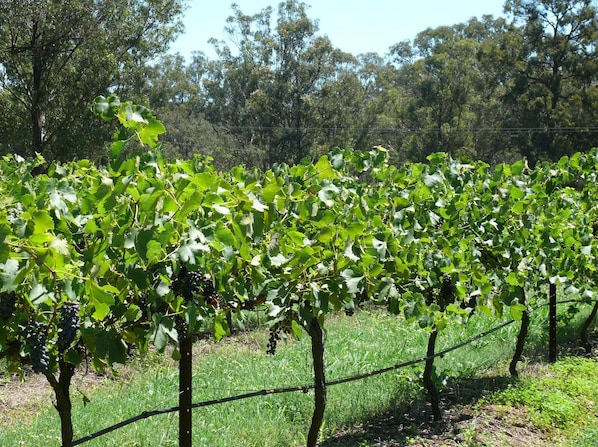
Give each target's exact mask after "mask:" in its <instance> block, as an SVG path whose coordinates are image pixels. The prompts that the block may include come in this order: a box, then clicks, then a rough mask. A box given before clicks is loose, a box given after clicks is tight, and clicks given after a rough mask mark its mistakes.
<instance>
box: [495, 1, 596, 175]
mask: <svg viewBox="0 0 598 447" xmlns="http://www.w3.org/2000/svg"><path fill="white" fill-rule="evenodd" d="M505 11H506V12H508V13H509V14H510V15H511V16H512V21H513V24H514V25H517V26H518V30H519V33H520V35H521V40H522V52H521V54H520V57H519V59H518V64H519V67H518V70H517V71H516V72H515V74H516V78H515V79H514V82H513V85H512V88H511V89H510V97H509V99H510V103H511V105H512V106H513V107H514V109H515V110H516V112H517V113H515V114H513V115H512V116H513V122H512V123H511V125H512V126H513V127H524V128H527V129H528V130H529V132H520V134H519V138H518V144H519V145H520V147H521V152H522V154H523V155H525V156H527V157H528V159H529V161H530V163H531V164H532V165H533V164H535V163H536V161H537V160H538V159H553V160H554V159H557V158H558V157H560V156H561V155H564V154H569V153H572V152H574V151H577V150H580V149H589V148H590V147H592V146H595V145H596V144H597V143H598V138H596V135H595V134H594V133H592V132H589V131H585V129H586V128H588V127H593V126H595V123H596V118H598V117H597V114H596V112H595V107H594V106H593V104H595V100H596V99H598V98H596V93H595V87H594V86H595V83H596V81H597V80H598V53H597V51H596V42H597V40H598V16H597V10H596V6H595V2H593V1H592V0H534V1H531V0H508V1H507V2H506V3H505Z"/></svg>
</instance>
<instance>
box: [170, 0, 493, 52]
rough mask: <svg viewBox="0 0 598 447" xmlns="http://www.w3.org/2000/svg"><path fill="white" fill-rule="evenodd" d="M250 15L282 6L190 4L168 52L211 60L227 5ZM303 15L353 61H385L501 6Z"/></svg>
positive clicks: (381, 2)
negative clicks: (429, 31)
mask: <svg viewBox="0 0 598 447" xmlns="http://www.w3.org/2000/svg"><path fill="white" fill-rule="evenodd" d="M232 3H236V4H237V5H239V7H240V9H241V11H242V12H243V13H244V14H248V15H253V14H257V13H258V12H260V11H261V10H262V9H264V8H266V7H267V6H272V7H273V9H274V11H273V14H272V17H273V19H274V20H275V19H276V17H277V13H276V11H277V7H278V4H279V3H280V0H188V6H189V8H188V9H187V11H186V13H185V17H184V23H185V34H184V35H182V36H180V37H179V38H178V39H177V40H176V42H175V43H174V44H173V45H172V46H171V49H170V51H171V52H172V53H180V54H181V55H183V56H184V57H185V58H186V59H187V60H189V59H190V56H191V53H192V52H193V51H202V52H204V53H205V54H206V55H207V56H208V57H210V58H214V57H215V53H214V51H213V47H212V45H210V44H209V43H208V39H210V38H212V37H213V38H216V39H217V40H226V35H225V33H224V27H225V26H226V19H227V17H229V16H230V15H232V9H231V4H232ZM304 3H306V4H307V5H309V8H308V9H307V15H308V17H309V18H310V19H312V20H318V21H319V27H320V30H319V32H318V34H319V35H326V36H328V38H329V39H330V40H331V41H332V44H333V46H334V47H336V48H339V49H341V50H342V51H345V52H348V53H351V54H354V55H357V54H360V53H367V52H376V53H378V54H380V55H384V54H386V53H387V52H388V49H389V47H390V46H391V45H393V44H395V43H398V42H401V41H403V40H407V39H409V40H413V38H414V37H415V36H416V34H417V33H419V32H420V31H424V30H425V29H426V28H436V27H438V26H442V25H449V26H450V25H455V24H457V23H462V22H466V21H468V20H469V19H470V18H472V17H478V18H479V17H481V16H483V15H485V14H491V15H493V16H494V17H498V16H501V15H503V5H504V0H365V1H357V0H304Z"/></svg>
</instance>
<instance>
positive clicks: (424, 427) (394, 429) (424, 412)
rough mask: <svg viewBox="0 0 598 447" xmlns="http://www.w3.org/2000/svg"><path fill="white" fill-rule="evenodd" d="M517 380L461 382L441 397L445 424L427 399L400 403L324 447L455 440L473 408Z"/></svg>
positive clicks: (352, 428) (492, 379)
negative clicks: (435, 413) (435, 414)
mask: <svg viewBox="0 0 598 447" xmlns="http://www.w3.org/2000/svg"><path fill="white" fill-rule="evenodd" d="M513 382H514V379H512V378H511V377H510V376H496V377H482V378H471V379H460V380H458V381H456V382H455V383H451V384H449V385H448V386H447V387H446V388H445V390H444V391H443V392H442V393H441V409H442V413H443V414H442V420H441V421H439V422H434V421H433V415H432V410H431V408H430V405H429V403H428V402H427V400H426V397H425V395H422V398H421V399H417V400H415V401H412V402H397V403H396V406H395V407H394V408H392V409H390V410H389V411H386V412H384V413H382V414H379V415H375V416H373V417H372V418H369V419H367V420H365V421H363V422H361V423H359V424H356V425H355V426H353V427H351V428H349V429H347V430H346V431H344V432H340V433H338V434H337V435H335V436H333V437H331V438H329V439H327V440H325V441H324V442H322V443H321V444H320V446H321V447H333V446H334V447H358V446H384V447H396V446H406V445H414V444H413V439H414V438H415V437H418V438H425V439H438V440H441V439H455V437H456V436H457V435H458V433H457V432H456V429H457V427H458V426H459V424H460V423H461V422H466V421H468V420H470V419H472V418H473V415H472V409H471V407H472V405H473V404H475V403H476V402H477V401H478V400H479V399H480V398H482V397H484V396H487V395H489V394H491V393H493V392H496V391H500V390H503V389H505V388H506V387H507V386H508V385H509V384H511V383H513Z"/></svg>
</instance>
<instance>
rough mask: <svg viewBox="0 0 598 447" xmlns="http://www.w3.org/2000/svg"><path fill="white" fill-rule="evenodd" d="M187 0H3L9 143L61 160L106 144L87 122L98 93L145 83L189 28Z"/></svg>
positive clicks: (0, 72) (1, 77)
mask: <svg viewBox="0 0 598 447" xmlns="http://www.w3.org/2000/svg"><path fill="white" fill-rule="evenodd" d="M183 8H184V0H63V1H55V0H0V88H1V89H2V91H3V92H4V93H3V94H2V96H1V97H0V101H2V104H1V107H2V109H3V110H7V111H9V113H10V115H9V116H5V117H4V118H3V120H2V121H1V122H0V124H1V125H2V127H3V129H1V130H0V138H3V139H4V138H8V137H10V140H4V141H1V142H0V144H1V145H2V146H3V147H4V149H3V150H5V151H10V152H17V153H21V154H23V155H31V154H34V153H41V154H42V155H44V156H45V157H46V158H49V159H60V160H65V159H69V158H73V157H76V156H77V155H80V154H85V156H89V155H90V153H92V152H93V151H94V150H99V149H100V148H101V146H100V147H98V144H97V143H95V142H96V141H103V140H104V138H102V137H100V138H98V135H97V134H94V133H93V131H91V130H90V129H89V126H86V125H85V122H86V119H87V118H88V116H87V115H88V114H89V113H90V112H89V107H90V104H91V102H92V100H93V98H94V97H95V96H97V95H98V94H103V93H106V92H107V91H113V92H119V93H123V92H124V91H127V90H130V87H131V86H132V85H139V83H140V81H141V79H142V77H143V71H144V66H145V64H146V63H147V62H148V61H150V60H152V59H153V58H155V57H156V55H158V54H160V53H162V52H165V51H166V50H167V49H168V45H169V44H170V42H172V41H173V39H174V38H175V37H176V36H177V34H178V33H179V32H181V31H182V23H181V21H180V17H181V14H182V12H183ZM127 96H130V95H129V94H127ZM6 126H10V128H11V129H16V131H10V130H9V129H6ZM95 131H96V132H101V131H102V129H101V128H98V129H95ZM103 132H104V133H105V132H106V130H105V129H104V130H103Z"/></svg>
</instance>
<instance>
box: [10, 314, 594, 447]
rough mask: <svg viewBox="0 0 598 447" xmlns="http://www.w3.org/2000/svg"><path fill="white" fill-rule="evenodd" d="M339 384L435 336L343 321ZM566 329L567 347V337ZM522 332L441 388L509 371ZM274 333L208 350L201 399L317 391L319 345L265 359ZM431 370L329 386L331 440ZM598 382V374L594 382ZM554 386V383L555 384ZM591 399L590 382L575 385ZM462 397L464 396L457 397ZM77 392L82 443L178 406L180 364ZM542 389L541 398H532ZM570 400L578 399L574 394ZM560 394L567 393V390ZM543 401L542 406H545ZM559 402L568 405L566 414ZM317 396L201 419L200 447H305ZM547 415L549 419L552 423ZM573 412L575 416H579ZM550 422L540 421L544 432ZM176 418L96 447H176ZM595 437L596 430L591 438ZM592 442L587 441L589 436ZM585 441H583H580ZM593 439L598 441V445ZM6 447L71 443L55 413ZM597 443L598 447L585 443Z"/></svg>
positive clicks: (155, 364) (452, 367) (332, 366)
mask: <svg viewBox="0 0 598 447" xmlns="http://www.w3.org/2000/svg"><path fill="white" fill-rule="evenodd" d="M497 323H498V322H497V320H496V319H488V318H486V317H484V316H482V315H481V314H480V315H477V314H476V315H474V316H473V317H472V318H471V320H470V321H469V324H468V325H467V327H466V328H461V327H458V326H455V327H451V328H450V329H448V330H447V331H445V332H443V333H441V335H440V336H439V339H438V343H437V344H438V348H437V350H438V351H439V350H441V349H444V348H446V347H449V346H452V345H454V344H456V343H458V342H460V341H462V340H464V339H467V338H469V337H471V336H474V335H476V334H478V333H480V332H483V331H486V330H488V329H489V328H491V327H494V326H495V325H497ZM545 324H546V315H545V312H544V313H543V312H537V313H536V314H534V316H533V318H532V329H531V331H530V338H529V340H528V344H527V346H528V348H527V350H526V355H527V356H528V357H529V358H533V357H536V356H538V349H539V348H541V349H543V350H545V346H546V345H545V337H544V335H543V334H544V333H545V327H546V326H545ZM326 328H327V334H326V345H325V348H326V375H327V380H329V381H330V380H334V379H338V378H342V377H347V376H352V375H355V374H360V373H364V372H368V371H371V370H375V369H378V368H384V367H387V366H389V365H393V364H396V363H399V362H403V361H406V360H411V359H414V358H419V357H422V356H423V355H424V354H425V351H426V343H427V335H428V334H427V332H426V331H425V330H422V329H419V328H417V327H415V326H413V325H408V324H406V323H405V322H404V321H403V320H402V319H400V318H397V317H394V316H390V315H387V314H386V313H384V312H380V311H372V312H369V311H361V312H358V313H356V315H355V316H353V317H351V318H348V317H344V316H340V317H338V318H336V317H335V318H332V319H331V320H330V321H329V322H327V324H326ZM564 329H565V328H563V331H562V337H561V338H562V339H565V338H566V337H567V331H566V330H564ZM517 330H518V324H512V325H510V326H508V327H507V328H504V329H502V330H501V331H498V332H496V333H493V334H491V335H490V336H488V337H486V338H483V339H481V340H478V341H476V342H474V343H472V344H470V345H468V346H466V347H464V348H462V349H459V350H457V351H454V352H451V353H449V354H447V355H446V356H444V358H442V359H440V358H439V359H437V361H436V367H437V373H438V383H439V385H441V386H442V384H446V386H447V387H450V386H452V385H451V384H452V383H455V382H456V381H458V380H460V379H463V378H468V377H473V376H475V375H480V374H481V375H484V374H494V375H496V374H499V375H503V376H506V375H507V374H508V370H507V368H508V366H507V365H508V361H509V360H510V356H511V355H512V352H513V347H514V343H515V337H516V334H517ZM267 337H268V334H267V332H266V331H264V330H255V331H251V332H245V333H242V334H240V335H238V336H235V337H231V338H230V339H225V340H224V341H222V342H220V343H215V342H211V341H199V342H197V343H196V345H195V356H194V360H195V363H194V384H193V386H194V398H193V401H194V402H198V401H204V400H210V399H218V398H221V397H225V396H231V395H237V394H242V393H245V392H248V391H254V390H260V389H270V388H277V387H286V386H295V385H302V384H309V383H311V382H312V364H311V353H310V344H309V339H308V337H307V336H304V337H303V338H302V339H300V340H298V341H294V340H290V341H289V342H288V343H286V344H281V345H280V346H279V349H278V351H277V353H276V355H275V356H273V357H272V356H269V355H267V354H266V353H265V351H266V348H265V346H266V342H267ZM422 370H423V365H418V366H416V367H409V368H405V369H400V370H395V371H392V372H388V373H385V374H381V375H378V376H375V377H371V378H368V379H365V380H360V381H355V382H351V383H347V384H343V385H338V386H332V387H329V389H328V404H327V409H326V416H325V422H324V427H323V430H322V436H323V437H324V438H325V437H329V436H331V435H332V434H333V433H335V432H337V431H338V430H341V429H343V428H345V427H349V426H352V425H353V424H356V423H359V422H363V421H367V420H368V419H369V418H372V417H373V416H374V415H376V414H380V413H382V412H384V411H386V410H388V409H390V408H393V407H396V406H397V405H399V406H400V405H407V404H408V403H409V402H412V401H413V400H415V399H420V398H421V397H422V396H424V394H423V391H422V387H421V383H420V381H419V380H418V377H419V375H420V374H421V371H422ZM594 377H595V375H594ZM544 386H547V385H544ZM571 386H572V387H573V386H575V387H578V388H579V390H578V391H579V393H581V392H583V391H587V389H586V386H587V384H585V383H582V382H580V383H575V384H571ZM455 389H457V388H455ZM81 391H82V392H83V393H85V395H86V396H87V397H89V399H90V402H88V403H86V404H84V399H83V398H82V394H81V393H79V392H77V391H74V392H73V396H74V410H73V423H74V427H75V438H78V437H81V436H84V435H87V434H89V433H92V432H95V431H97V430H99V429H102V428H104V427H106V426H109V425H112V424H114V423H117V422H119V421H121V420H123V419H126V418H129V417H132V416H135V415H138V414H140V413H141V412H143V411H148V410H154V409H161V408H166V407H171V406H176V405H177V403H178V402H177V393H178V372H177V369H176V364H175V363H174V362H172V361H169V360H168V359H165V358H164V357H163V356H159V355H150V356H147V357H145V358H144V359H139V360H137V361H135V362H133V364H131V365H128V366H126V367H124V368H123V369H122V371H121V376H120V377H119V378H116V379H104V380H103V382H102V383H101V384H100V385H98V386H96V387H95V388H93V389H92V390H86V389H82V390H81ZM531 392H532V391H530V393H531ZM565 392H567V391H566V390H564V391H563V393H565ZM555 393H556V391H555ZM555 396H556V397H555V399H556V404H555V405H554V408H552V407H551V411H552V412H553V413H554V415H555V417H557V416H558V417H561V415H562V418H564V420H567V419H569V418H571V417H575V418H577V417H578V415H577V413H575V411H574V410H571V409H570V408H568V407H566V401H565V400H564V399H562V398H559V396H560V395H558V396H557V395H556V394H555ZM538 399H539V397H538ZM559 402H565V403H563V404H562V406H561V407H562V408H561V407H559V405H557V404H558V403H559ZM312 407H313V392H311V391H310V392H307V393H302V392H295V393H288V394H277V395H269V396H259V397H255V398H251V399H246V400H241V401H235V402H230V403H225V404H220V405H214V406H209V407H203V408H198V409H195V410H194V413H193V415H194V420H193V424H194V426H193V445H194V446H196V447H202V446H214V445H216V446H219V447H229V446H230V447H233V446H235V447H243V446H252V447H259V446H264V447H266V446H267V447H277V446H280V447H282V446H285V447H289V446H298V445H305V436H306V433H307V430H308V427H309V423H310V420H311V412H312ZM541 413H542V412H539V414H541ZM572 415H573V416H572ZM541 422H542V421H541V419H539V420H538V423H541ZM177 432H178V419H177V415H176V413H171V414H168V415H160V416H155V417H152V418H148V419H145V420H141V421H138V422H135V423H133V424H131V425H129V426H127V427H125V428H122V429H120V430H117V431H115V432H112V433H110V434H108V435H105V436H103V437H100V438H98V439H96V440H92V441H90V442H88V443H85V444H83V445H85V446H86V447H116V446H119V447H122V446H129V447H133V446H139V447H141V446H143V447H152V446H156V447H157V446H166V447H167V446H176V445H178V440H177ZM588 433H589V434H588V435H587V436H589V438H588V439H591V433H590V432H588ZM579 436H584V433H579ZM580 439H581V438H580ZM588 442H589V441H588ZM0 445H1V446H7V447H9V446H24V447H34V446H35V447H37V446H40V445H44V446H47V447H53V446H59V445H60V440H59V421H58V416H57V414H56V411H55V410H54V409H53V408H52V407H51V405H50V404H49V403H48V405H47V406H46V407H45V408H42V409H41V410H40V411H39V413H38V414H37V415H36V416H35V417H32V418H30V420H28V421H26V422H25V423H23V424H11V425H9V426H5V427H3V429H2V430H1V432H0ZM583 445H592V444H583Z"/></svg>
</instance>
